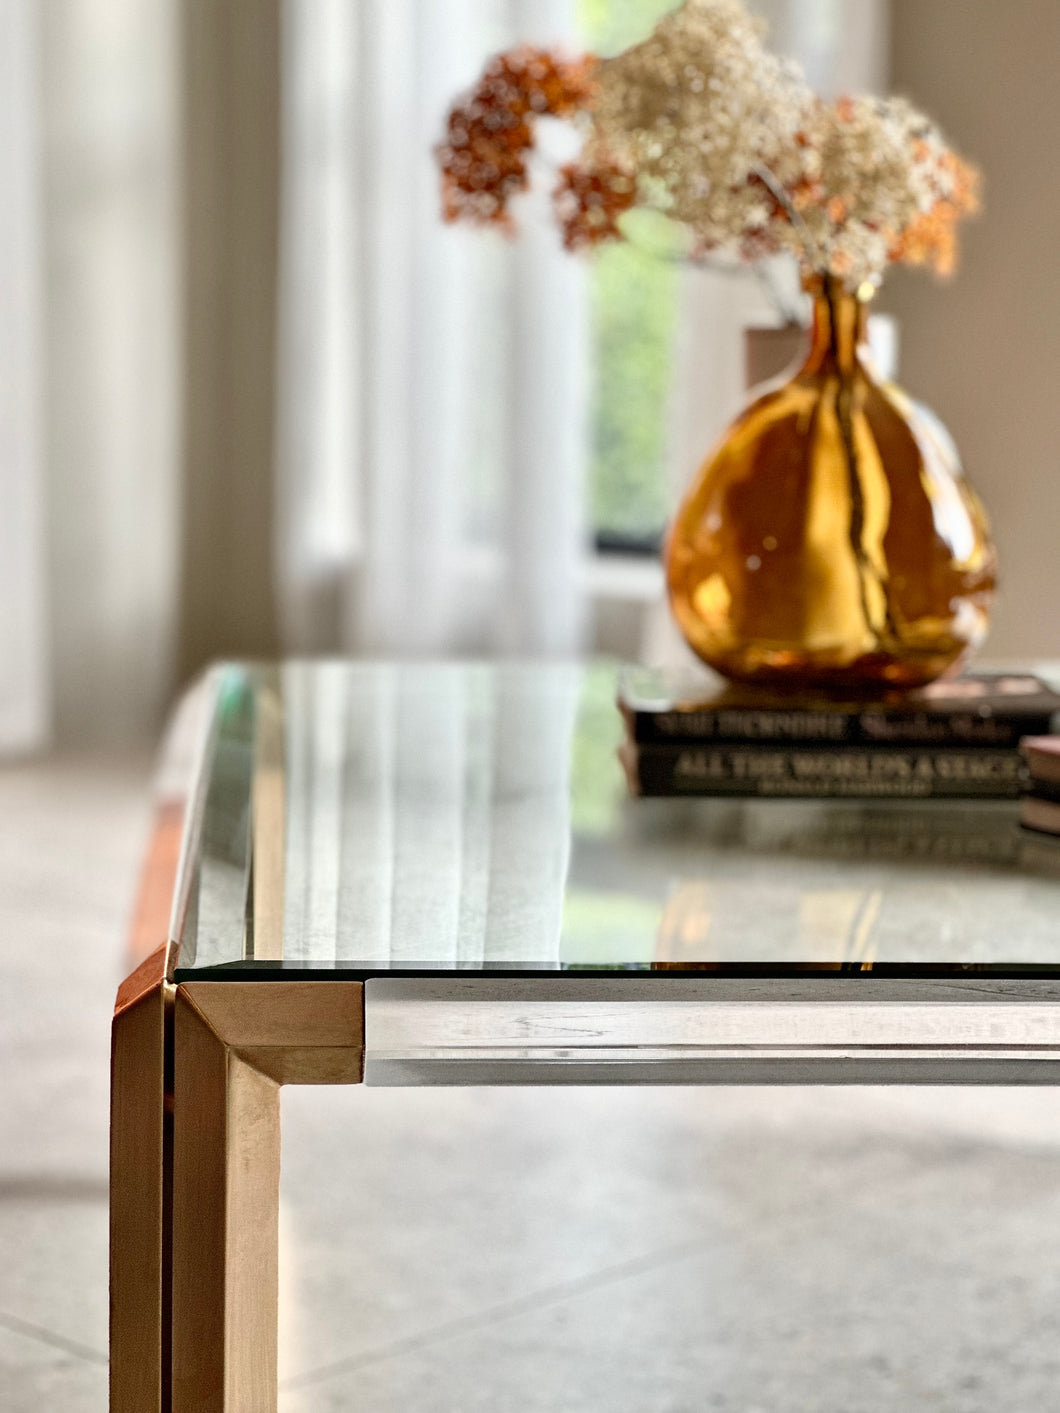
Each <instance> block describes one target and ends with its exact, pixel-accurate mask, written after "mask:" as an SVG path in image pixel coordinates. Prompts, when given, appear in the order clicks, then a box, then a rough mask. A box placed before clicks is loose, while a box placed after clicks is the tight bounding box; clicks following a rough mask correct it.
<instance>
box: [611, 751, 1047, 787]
mask: <svg viewBox="0 0 1060 1413" xmlns="http://www.w3.org/2000/svg"><path fill="white" fill-rule="evenodd" d="M619 759H620V760H621V761H622V764H623V767H624V768H625V771H626V777H627V779H628V782H629V787H630V790H631V791H632V793H633V794H635V795H742V796H757V797H759V798H762V797H765V798H770V799H837V798H846V799H882V800H901V799H993V800H997V799H1015V798H1017V797H1018V796H1019V794H1020V791H1021V781H1022V767H1021V761H1020V756H1019V753H1018V752H1017V751H1013V750H997V751H995V750H989V749H984V748H982V747H976V748H974V749H971V750H964V751H962V750H957V749H955V748H953V747H947V748H945V749H942V750H931V749H929V748H923V747H919V748H913V749H906V748H903V747H901V746H897V747H896V746H880V747H875V748H872V749H865V748H864V747H858V746H832V745H830V744H829V745H824V746H774V747H763V746H746V745H743V746H741V745H701V744H697V743H695V742H688V741H686V742H670V743H668V744H665V745H637V744H636V743H634V742H632V741H626V742H624V743H623V745H622V746H620V747H619Z"/></svg>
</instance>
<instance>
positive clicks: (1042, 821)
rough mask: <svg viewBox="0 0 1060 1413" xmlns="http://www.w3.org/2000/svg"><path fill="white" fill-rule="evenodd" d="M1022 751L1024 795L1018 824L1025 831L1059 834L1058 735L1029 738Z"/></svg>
mask: <svg viewBox="0 0 1060 1413" xmlns="http://www.w3.org/2000/svg"><path fill="white" fill-rule="evenodd" d="M1022 749H1023V758H1024V760H1025V761H1026V763H1027V779H1026V786H1027V793H1026V794H1025V795H1024V797H1023V804H1022V805H1021V806H1020V822H1021V823H1022V824H1025V825H1026V826H1027V828H1028V829H1039V830H1041V831H1042V832H1043V833H1045V834H1060V736H1031V737H1030V738H1029V740H1026V741H1024V742H1023V748H1022Z"/></svg>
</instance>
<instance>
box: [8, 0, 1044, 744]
mask: <svg viewBox="0 0 1060 1413" xmlns="http://www.w3.org/2000/svg"><path fill="white" fill-rule="evenodd" d="M667 8H669V0H356V3H354V0H0V751H3V752H7V753H20V752H25V751H27V750H31V749H36V748H40V747H42V746H46V745H49V744H53V743H54V744H60V745H64V746H65V745H82V744H86V743H100V742H109V743H111V744H116V743H126V742H131V741H133V740H135V739H137V738H139V739H143V738H149V737H151V736H152V735H154V734H155V733H156V732H157V730H158V726H159V722H160V719H161V715H162V713H163V711H164V708H165V706H166V704H167V703H168V702H169V701H170V700H171V699H172V696H173V694H174V691H175V690H176V688H177V686H178V684H179V683H180V682H182V681H183V680H186V679H187V678H188V677H189V675H191V674H192V673H194V672H195V671H196V670H197V669H198V668H199V667H200V666H201V665H202V664H203V663H204V662H206V661H207V660H209V659H210V658H213V657H217V656H220V655H243V656H247V655H249V656H263V655H275V654H278V653H281V652H285V653H294V652H320V651H331V652H334V651H344V652H345V651H350V652H369V653H378V652H387V653H395V654H396V653H400V654H428V655H438V654H446V653H462V654H468V653H482V652H516V653H521V654H529V655H533V654H548V655H567V654H572V653H576V652H581V651H585V650H591V649H604V650H608V651H616V652H620V653H622V654H624V655H627V656H637V655H651V654H653V653H655V652H656V651H658V650H659V643H660V635H662V636H665V631H666V629H665V614H664V613H663V611H662V609H661V603H662V596H663V589H662V579H661V574H660V571H659V568H658V564H657V561H656V557H655V553H656V549H657V546H658V542H659V537H660V533H661V531H662V528H663V526H664V525H665V523H666V521H667V518H668V515H669V514H670V512H671V510H672V508H673V506H674V503H675V500H676V497H677V496H678V495H679V493H680V491H681V489H682V487H683V485H684V484H685V483H686V482H687V480H688V479H689V478H690V476H691V475H692V473H693V471H694V469H695V467H696V465H697V463H698V462H699V460H700V459H701V458H702V456H703V455H704V453H705V452H706V450H707V449H708V447H709V444H710V442H711V440H712V439H713V437H714V436H715V435H716V434H717V433H718V431H719V430H720V429H721V427H722V426H723V424H724V422H725V420H726V419H727V418H728V417H729V416H730V415H732V413H733V412H734V411H735V410H736V408H737V407H738V405H739V402H740V397H741V393H742V387H741V378H742V366H743V360H742V351H741V339H742V330H743V328H744V326H745V325H747V324H748V323H754V322H761V321H763V320H765V321H769V320H771V319H773V320H775V319H776V314H775V311H772V310H771V309H770V307H769V306H768V304H767V303H766V302H765V300H764V297H763V294H762V291H761V289H760V287H759V286H758V285H757V284H756V283H755V282H754V281H753V280H752V279H749V278H745V279H734V278H732V277H726V276H722V275H719V274H717V273H704V272H700V271H691V270H688V269H685V268H681V267H680V266H678V265H675V264H672V263H668V262H666V261H664V260H659V259H654V258H652V257H650V256H648V255H646V254H645V253H643V252H642V251H638V250H634V249H631V248H628V247H623V248H616V249H612V250H608V251H606V252H604V253H603V254H601V255H600V256H599V258H597V259H595V260H594V261H592V262H584V261H580V260H575V259H572V258H570V257H568V256H566V255H564V254H563V253H562V251H561V250H560V247H559V239H558V236H557V234H556V232H555V230H554V229H553V228H552V227H550V226H548V225H547V224H546V223H545V222H544V220H536V219H535V215H534V200H533V198H530V199H528V201H527V202H526V204H525V206H524V209H523V222H522V224H523V227H524V230H523V236H522V238H521V239H520V240H518V241H516V242H508V241H505V240H504V239H503V238H500V237H494V236H492V235H485V234H482V233H479V232H475V231H468V230H457V229H451V228H445V227H443V226H442V224H441V222H440V220H439V219H438V215H437V211H438V198H437V179H436V173H435V171H434V167H433V163H432V160H431V147H432V145H433V143H434V142H435V141H436V140H437V138H438V136H439V134H440V132H441V128H442V122H443V119H444V114H445V111H446V108H447V106H448V104H449V102H450V101H451V99H452V97H453V96H454V95H455V94H456V93H458V92H459V91H461V90H462V89H465V88H466V87H468V86H469V85H470V84H471V83H472V82H473V81H474V79H475V77H476V75H477V73H478V71H479V70H480V68H481V66H482V64H483V62H484V60H485V59H486V57H487V56H488V55H489V54H490V53H492V52H493V51H495V50H497V49H498V48H501V47H503V46H505V45H508V44H511V43H512V42H514V41H515V40H516V39H518V38H527V39H531V40H534V41H540V42H545V43H553V42H556V43H560V44H562V45H564V46H565V47H566V48H567V49H569V50H575V51H576V50H579V49H582V48H591V49H594V50H597V51H599V52H609V51H612V50H614V49H616V48H619V47H622V46H624V45H625V44H627V43H630V42H632V41H633V40H635V39H637V38H639V37H641V36H642V35H644V34H645V33H646V32H647V30H648V29H649V27H650V26H651V24H652V23H653V21H654V20H655V19H656V18H657V17H658V16H659V14H661V13H662V12H663V11H664V10H666V9H667ZM752 8H755V9H756V10H758V11H760V12H761V13H762V14H763V15H764V16H765V17H766V18H767V19H768V20H769V21H770V23H771V26H772V30H773V36H774V42H775V43H776V44H777V46H778V47H779V48H781V49H783V50H786V51H787V52H788V53H789V54H791V55H793V56H794V57H796V58H798V59H799V60H800V61H801V62H802V64H803V65H804V67H805V68H806V70H807V72H808V74H809V77H810V78H811V80H812V81H813V82H814V83H816V84H817V85H818V86H819V87H820V88H821V89H823V90H824V91H826V92H836V91H843V90H847V89H856V88H867V89H874V90H883V89H887V88H889V89H893V90H895V91H898V92H904V93H907V94H908V95H909V96H910V97H911V98H913V99H914V100H915V101H916V102H918V103H919V104H921V105H922V106H923V107H925V108H926V109H927V110H928V111H929V112H930V113H932V114H933V115H935V116H936V117H937V118H938V120H939V121H940V123H941V125H942V127H943V129H944V130H945V131H946V132H947V133H948V135H949V136H950V137H951V138H952V140H953V141H954V142H955V143H956V145H957V146H958V148H959V149H961V150H962V151H963V152H964V153H965V154H966V155H968V156H970V157H972V158H973V159H975V160H977V161H978V162H980V163H981V165H982V167H983V168H984V172H985V213H984V215H983V216H982V217H981V218H980V219H979V220H978V221H977V222H976V223H974V224H973V225H971V226H970V227H969V228H968V229H967V232H966V235H965V240H964V253H963V260H962V266H961V269H960V270H959V272H958V276H957V279H956V280H955V281H954V282H953V283H952V284H950V285H946V286H941V285H936V284H935V283H934V282H933V281H932V280H931V279H930V278H928V277H925V276H923V275H919V274H916V273H906V272H903V271H893V272H892V274H891V276H890V277H889V280H888V282H887V285H886V286H885V289H884V292H883V297H882V300H881V304H882V307H883V308H884V309H886V310H888V311H890V312H892V313H893V314H894V315H895V316H896V317H897V321H898V328H899V337H900V347H901V355H900V366H899V376H900V380H901V381H902V382H903V383H904V384H905V385H906V386H907V387H908V388H909V389H910V391H912V392H913V393H914V395H916V396H918V397H920V398H922V399H923V400H924V401H926V402H927V403H928V404H929V405H930V406H932V407H933V408H934V409H935V410H936V411H937V412H938V413H939V414H940V416H941V417H942V418H943V420H944V421H946V422H947V423H948V425H949V426H950V428H951V430H952V432H953V433H954V435H955V437H956V439H957V442H958V445H959V446H960V447H961V449H962V451H963V455H964V461H965V466H966V469H967V470H968V473H969V475H970V477H971V479H972V480H973V483H974V484H975V485H976V487H977V489H978V490H979V491H980V493H981V494H982V496H983V497H984V499H985V501H986V503H987V506H988V508H989V509H990V511H991V514H992V517H993V521H994V527H995V531H996V535H997V540H998V542H999V549H1000V554H1001V559H1002V569H1003V576H1004V580H1003V596H1002V599H1001V603H1000V606H999V608H998V610H997V613H996V618H995V631H994V634H993V638H992V640H991V643H990V646H989V652H990V654H991V656H995V657H997V656H1000V657H1013V656H1022V657H1032V656H1047V655H1049V654H1053V655H1060V624H1058V622H1057V615H1056V613H1055V612H1054V608H1053V605H1054V600H1055V590H1056V572H1055V567H1054V566H1055V564H1056V560H1057V553H1056V549H1055V545H1054V539H1055V529H1054V527H1055V525H1056V523H1057V522H1058V519H1060V477H1058V475H1057V468H1056V464H1055V463H1056V458H1057V448H1058V446H1060V399H1058V398H1057V397H1056V395H1055V390H1054V381H1055V369H1056V368H1057V367H1058V366H1060V321H1058V319H1057V316H1056V312H1055V308H1054V306H1055V304H1056V289H1057V282H1056V276H1055V271H1054V264H1055V259H1056V239H1055V231H1056V229H1057V218H1058V216H1060V189H1058V187H1057V185H1056V183H1055V181H1054V180H1053V168H1054V164H1055V152H1056V150H1057V145H1058V141H1060V89H1058V87H1057V85H1056V84H1055V81H1054V74H1053V64H1054V59H1055V55H1056V54H1057V53H1058V52H1060V7H1058V6H1057V5H1056V3H1055V0H1009V3H1007V4H1006V5H1004V6H999V5H995V4H991V3H988V0H931V4H929V5H925V4H923V3H918V0H758V3H756V4H755V5H754V6H753V7H752Z"/></svg>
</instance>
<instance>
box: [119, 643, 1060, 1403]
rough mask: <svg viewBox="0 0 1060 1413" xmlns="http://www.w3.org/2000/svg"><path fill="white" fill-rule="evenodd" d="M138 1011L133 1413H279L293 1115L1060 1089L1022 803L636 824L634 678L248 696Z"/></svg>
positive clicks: (548, 675) (124, 1189) (1059, 1014)
mask: <svg viewBox="0 0 1060 1413" xmlns="http://www.w3.org/2000/svg"><path fill="white" fill-rule="evenodd" d="M202 691H203V693H204V695H205V697H206V698H207V705H208V709H207V711H206V717H207V721H208V727H207V729H206V731H205V732H204V739H203V745H202V751H201V762H200V768H199V770H198V773H197V777H196V782H195V785H194V787H193V789H192V790H191V792H190V794H189V796H188V799H187V802H186V806H185V808H184V811H183V843H182V853H181V861H180V866H179V870H178V873H177V878H176V881H175V887H174V889H173V908H172V917H171V921H170V926H169V928H168V935H167V936H165V937H164V938H163V937H162V936H161V935H160V937H159V941H160V942H164V945H162V946H160V947H159V949H158V951H157V952H156V953H155V954H154V955H153V956H152V957H150V958H149V959H148V960H147V961H146V962H145V963H144V964H143V965H142V966H141V967H140V968H139V969H138V970H137V971H136V972H135V973H134V974H133V976H131V977H130V978H129V980H128V981H127V982H126V983H124V985H123V987H122V989H121V991H120V992H119V997H118V1005H117V1008H116V1012H115V1022H114V1045H113V1123H112V1409H113V1410H114V1413H126V1410H129V1411H130V1413H131V1410H134V1409H135V1410H136V1413H142V1410H145V1409H159V1410H162V1409H172V1410H174V1413H184V1410H186V1409H196V1410H198V1409H210V1410H214V1409H217V1410H220V1409H224V1410H228V1413H231V1410H235V1409H238V1410H240V1413H242V1410H247V1413H250V1410H253V1413H261V1410H267V1409H269V1408H274V1407H275V1402H276V1377H275V1357H276V1353H275V1343H276V1335H275V1323H276V1319H275V1315H276V1312H275V1299H276V1203H277V1192H278V1170H279V1105H278V1089H279V1086H280V1085H281V1084H285V1083H303V1084H317V1083H358V1082H362V1081H363V1082H364V1083H367V1084H380V1085H387V1084H390V1085H394V1084H534V1083H539V1084H570V1083H573V1084H600V1083H618V1084H631V1083H649V1084H674V1083H739V1084H743V1083H757V1082H766V1083H800V1084H801V1083H828V1084H834V1083H846V1082H855V1083H872V1084H876V1083H931V1084H935V1083H990V1084H1010V1083H1054V1082H1056V1079H1057V1078H1058V1077H1060V1066H1058V1062H1060V910H1058V906H1057V904H1058V901H1060V844H1054V843H1053V841H1051V840H1049V839H1046V838H1042V837H1039V836H1033V835H1029V834H1027V833H1025V832H1023V831H1021V830H1020V828H1019V826H1018V824H1017V807H1016V805H1015V804H1013V803H997V804H988V803H968V802H961V801H953V802H943V801H938V802H935V801H925V802H911V803H890V802H880V801H878V802H860V801H834V802H832V801H814V802H803V801H774V800H733V799H731V798H730V799H687V798H682V799H667V800H633V799H630V798H628V795H627V791H626V786H625V782H624V778H623V775H622V772H621V768H620V766H619V763H618V761H617V759H616V757H615V748H616V746H617V744H618V742H619V740H620V738H621V734H622V726H621V721H620V718H619V715H618V712H617V710H616V708H615V705H614V692H615V680H614V673H613V671H612V670H610V669H609V668H607V667H605V666H601V667H594V668H586V669H580V668H574V667H567V666H549V667H543V666H535V667H531V666H520V665H504V666H496V667H487V666H482V665H463V666H456V665H444V666H422V665H421V666H414V665H405V666H395V665H387V664H378V663H318V664H313V665H310V664H300V663H293V664H287V665H284V666H280V667H255V666H241V665H231V666H225V667H221V668H218V669H216V670H215V671H214V672H212V673H211V674H210V676H209V678H208V679H207V681H206V683H205V684H204V686H203V688H202Z"/></svg>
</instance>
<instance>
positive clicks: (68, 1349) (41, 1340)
mask: <svg viewBox="0 0 1060 1413" xmlns="http://www.w3.org/2000/svg"><path fill="white" fill-rule="evenodd" d="M0 1330H7V1331H8V1333H9V1334H17V1335H22V1336H23V1337H24V1338H25V1339H30V1340H34V1341H35V1342H36V1343H37V1344H44V1345H47V1346H48V1348H49V1349H58V1350H61V1351H62V1353H64V1354H71V1355H73V1357H74V1358H75V1359H81V1360H83V1361H84V1362H85V1363H86V1364H98V1365H102V1367H103V1368H106V1367H107V1364H108V1363H109V1360H108V1358H107V1355H106V1354H104V1353H103V1351H102V1350H99V1349H93V1348H92V1346H91V1345H88V1344H81V1343H80V1341H79V1340H76V1339H68V1338H67V1337H66V1335H61V1334H58V1333H56V1331H54V1330H49V1329H46V1328H45V1327H44V1326H43V1325H36V1324H33V1323H32V1322H31V1321H30V1320H23V1319H21V1318H20V1317H19V1316H18V1315H12V1314H9V1313H8V1312H7V1311H6V1310H0Z"/></svg>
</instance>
